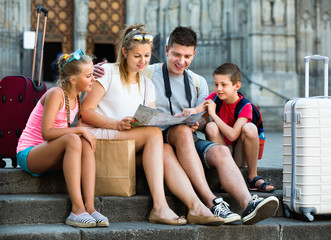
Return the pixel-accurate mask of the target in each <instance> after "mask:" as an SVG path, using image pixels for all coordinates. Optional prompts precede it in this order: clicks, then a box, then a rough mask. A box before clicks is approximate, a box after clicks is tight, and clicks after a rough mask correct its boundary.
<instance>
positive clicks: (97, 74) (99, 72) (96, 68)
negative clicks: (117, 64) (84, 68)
mask: <svg viewBox="0 0 331 240" xmlns="http://www.w3.org/2000/svg"><path fill="white" fill-rule="evenodd" d="M107 62H108V61H107V60H105V61H103V62H99V63H97V64H95V65H94V71H93V76H94V77H95V78H101V77H102V76H103V75H105V70H104V69H103V67H101V66H102V65H103V64H105V63H107Z"/></svg>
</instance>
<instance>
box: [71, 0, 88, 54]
mask: <svg viewBox="0 0 331 240" xmlns="http://www.w3.org/2000/svg"><path fill="white" fill-rule="evenodd" d="M74 4H75V17H74V51H75V50H77V49H79V48H80V49H82V50H83V51H84V52H86V36H87V23H88V7H89V0H75V3H74Z"/></svg>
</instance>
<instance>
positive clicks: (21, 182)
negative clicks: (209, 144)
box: [0, 168, 331, 240]
mask: <svg viewBox="0 0 331 240" xmlns="http://www.w3.org/2000/svg"><path fill="white" fill-rule="evenodd" d="M242 172H243V174H244V176H246V175H247V172H246V170H245V169H243V170H242ZM259 173H260V174H261V175H262V176H264V177H265V178H266V180H270V181H272V182H273V183H274V184H275V186H276V188H277V189H278V190H276V191H275V192H274V193H272V194H266V193H259V194H258V195H259V196H261V197H267V196H269V195H275V196H276V197H278V198H279V200H280V201H281V199H282V190H281V189H282V169H275V168H273V169H267V168H260V169H259ZM207 176H208V182H209V184H210V186H211V188H212V190H213V191H214V192H215V193H216V195H217V196H222V197H223V198H224V199H225V201H227V202H228V203H229V204H230V207H231V210H232V211H234V212H237V213H239V214H240V213H241V209H240V207H239V205H238V204H237V203H236V202H235V201H234V200H233V199H232V198H231V197H230V196H229V195H228V194H227V193H222V192H220V187H219V183H218V178H217V175H216V171H208V172H207ZM252 194H255V192H252ZM167 200H168V203H169V205H170V207H171V208H172V209H173V210H174V211H175V212H176V213H177V214H178V215H186V213H187V209H186V207H185V206H184V205H183V204H182V203H181V202H180V201H179V200H178V199H177V198H176V197H174V196H173V195H171V193H169V192H168V191H167ZM95 206H96V209H97V210H98V211H101V212H102V213H103V214H104V215H106V216H107V217H108V218H109V219H110V220H111V223H110V226H109V227H107V228H90V229H83V228H74V227H70V226H67V225H65V224H64V221H65V219H66V217H67V216H68V215H69V213H70V209H71V203H70V200H69V197H68V195H67V193H66V186H65V182H64V178H63V174H62V173H60V172H57V173H51V174H49V175H46V176H42V177H40V178H35V177H32V176H30V175H29V174H27V173H25V172H23V171H22V170H20V169H11V168H4V169H0V213H1V217H0V239H15V240H16V239H79V240H87V239H91V240H92V239H159V240H161V239H171V240H176V239H269V240H271V239H300V238H304V239H305V240H306V239H314V240H316V239H330V238H331V218H330V216H328V217H316V218H315V221H314V222H305V221H303V220H302V219H301V220H297V219H287V218H285V217H284V214H283V206H282V204H280V208H279V210H278V211H277V213H276V214H275V216H274V217H272V218H269V219H267V220H264V221H262V222H260V223H258V224H256V225H251V226H246V225H245V226H244V225H242V224H241V223H236V224H232V225H223V226H220V227H213V226H200V225H185V226H168V225H161V224H152V223H149V222H148V215H149V212H150V210H151V208H152V199H151V197H150V195H149V191H148V186H147V182H146V179H145V176H144V173H143V171H142V169H139V168H138V169H137V194H136V195H134V196H132V197H111V196H96V197H95Z"/></svg>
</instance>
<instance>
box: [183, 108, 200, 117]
mask: <svg viewBox="0 0 331 240" xmlns="http://www.w3.org/2000/svg"><path fill="white" fill-rule="evenodd" d="M196 113H197V110H196V109H195V108H184V110H183V112H182V116H185V117H187V116H190V115H192V114H196Z"/></svg>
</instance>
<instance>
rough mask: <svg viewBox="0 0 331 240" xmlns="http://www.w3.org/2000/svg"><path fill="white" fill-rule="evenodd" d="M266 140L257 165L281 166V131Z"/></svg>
mask: <svg viewBox="0 0 331 240" xmlns="http://www.w3.org/2000/svg"><path fill="white" fill-rule="evenodd" d="M265 135H266V142H265V145H264V152H263V158H262V159H261V160H259V161H258V164H257V166H258V167H263V168H283V133H282V132H268V131H266V132H265ZM4 160H5V161H6V168H8V167H10V168H11V160H10V159H9V158H5V159H4Z"/></svg>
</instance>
